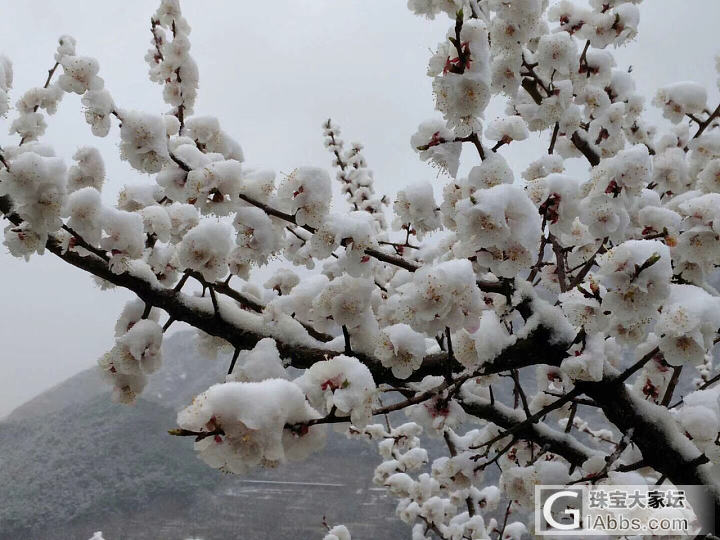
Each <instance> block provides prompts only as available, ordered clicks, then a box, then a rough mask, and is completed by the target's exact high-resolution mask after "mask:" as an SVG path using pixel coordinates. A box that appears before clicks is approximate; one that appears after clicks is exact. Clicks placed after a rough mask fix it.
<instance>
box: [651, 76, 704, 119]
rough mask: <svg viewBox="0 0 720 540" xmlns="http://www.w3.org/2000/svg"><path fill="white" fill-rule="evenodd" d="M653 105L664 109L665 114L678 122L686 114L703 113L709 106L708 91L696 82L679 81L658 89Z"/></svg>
mask: <svg viewBox="0 0 720 540" xmlns="http://www.w3.org/2000/svg"><path fill="white" fill-rule="evenodd" d="M653 105H655V106H656V107H659V108H661V109H662V110H663V116H664V117H665V118H667V119H668V120H670V121H671V122H673V123H675V124H677V123H678V122H680V121H681V120H683V119H684V118H685V115H686V114H699V113H702V112H703V110H704V109H705V107H706V106H707V91H706V90H705V88H703V87H702V86H700V85H699V84H698V83H695V82H677V83H673V84H670V85H668V86H664V87H662V88H660V89H659V90H658V91H657V94H656V95H655V98H654V99H653Z"/></svg>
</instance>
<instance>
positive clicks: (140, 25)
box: [0, 0, 720, 418]
mask: <svg viewBox="0 0 720 540" xmlns="http://www.w3.org/2000/svg"><path fill="white" fill-rule="evenodd" d="M158 3H159V2H157V1H155V0H123V2H99V1H97V0H63V1H62V2H53V1H50V0H23V1H11V0H0V14H1V15H2V16H0V53H4V54H6V55H7V56H9V57H10V59H11V60H12V61H13V66H14V71H15V81H14V85H13V91H12V92H11V102H12V103H14V102H15V101H16V100H17V99H18V98H19V97H20V96H21V95H22V93H23V92H24V91H25V90H27V89H28V88H30V87H32V86H40V85H42V83H43V82H44V80H45V77H46V76H47V70H48V69H49V68H50V67H52V65H53V63H54V59H53V55H54V53H55V48H56V44H57V38H58V37H59V36H60V35H62V34H70V35H72V36H74V37H75V38H76V39H77V53H78V54H79V55H84V56H93V57H95V58H97V59H98V60H99V62H100V65H101V69H100V76H101V77H103V78H104V79H105V86H106V88H107V89H108V90H109V91H110V92H111V94H112V96H113V98H114V100H115V103H116V104H117V106H118V107H120V108H125V109H141V110H145V111H147V112H153V113H160V112H164V111H165V110H167V108H168V107H167V106H166V105H165V104H164V103H163V102H162V99H161V92H162V87H161V86H159V85H155V84H153V83H151V82H150V81H149V80H148V78H147V65H146V64H145V62H144V60H143V57H144V55H145V52H146V50H147V49H148V47H149V40H150V32H149V26H150V22H149V21H150V15H151V14H152V13H153V12H154V11H155V9H156V8H157V5H158ZM268 4H270V3H269V2H262V1H254V2H250V1H248V0H234V1H231V0H207V1H202V2H200V1H197V0H196V1H191V0H185V1H184V2H183V3H182V7H183V12H184V15H185V17H186V18H187V19H188V21H189V22H190V25H191V26H192V34H191V42H192V51H191V53H192V55H193V56H194V58H195V60H196V61H197V63H198V65H199V69H200V89H199V96H198V100H197V104H196V107H195V112H196V114H201V115H213V116H218V117H219V118H220V121H221V125H222V127H223V129H224V130H226V131H227V132H229V133H230V134H231V135H232V136H233V137H234V138H235V139H236V140H237V141H238V142H239V143H240V144H241V145H242V147H243V150H244V152H245V157H246V163H245V165H246V166H248V167H257V168H272V169H274V170H275V171H276V172H277V173H281V172H289V171H291V170H292V169H294V168H295V167H297V166H301V165H316V166H322V167H327V168H328V169H330V154H329V153H328V152H327V151H326V150H325V149H324V148H323V145H322V130H321V127H320V126H321V123H322V122H323V121H324V120H325V119H327V118H328V117H332V118H333V120H334V121H335V122H337V123H339V124H340V126H341V127H342V129H343V138H344V139H345V141H346V143H349V142H350V141H356V140H357V141H360V142H362V143H363V144H365V150H364V154H365V157H366V159H367V161H368V166H369V168H371V169H372V170H373V171H374V173H375V179H376V184H375V187H376V190H377V191H378V192H383V193H387V194H388V195H389V196H390V197H391V198H392V197H394V195H395V193H396V192H397V190H399V189H402V187H404V186H405V185H407V184H408V183H410V182H414V181H417V180H430V181H433V184H434V185H435V187H436V193H439V190H440V189H441V188H442V185H444V184H445V183H446V182H447V178H437V173H436V171H435V170H434V169H432V168H430V167H428V166H427V165H425V164H423V163H422V162H420V161H419V160H418V159H417V157H416V154H415V153H414V152H413V151H412V149H411V148H410V144H409V138H410V135H411V134H412V133H413V132H414V131H415V128H416V127H417V125H418V124H419V123H420V122H421V121H423V120H425V119H427V118H431V117H433V116H435V115H436V113H434V111H433V99H432V95H431V85H430V79H429V78H428V77H426V76H425V69H426V63H427V60H428V58H429V55H430V49H432V48H435V46H436V45H437V43H438V42H439V41H441V39H442V37H443V36H444V34H445V32H446V30H447V28H448V27H449V26H450V24H451V23H450V21H449V20H448V19H447V18H445V17H438V18H437V19H436V20H435V21H428V20H425V19H422V18H418V17H416V16H414V15H412V14H411V13H410V12H409V11H408V10H407V8H406V6H405V1H404V0H275V1H274V2H272V3H271V4H272V5H271V6H270V5H268ZM640 10H641V23H640V34H639V36H638V38H637V39H636V41H635V42H634V43H632V44H630V45H629V46H626V47H624V48H622V49H620V50H617V51H616V59H617V62H618V67H619V68H621V69H627V67H628V66H629V65H631V64H632V66H633V74H634V76H635V80H636V83H637V85H638V90H639V92H640V93H641V94H643V95H645V96H646V97H647V102H646V103H647V104H648V105H649V102H650V100H651V99H652V96H653V95H654V89H655V88H657V87H658V86H662V85H664V84H668V83H670V82H675V81H680V80H688V79H691V80H695V81H698V82H700V83H702V84H703V85H704V86H706V87H707V88H708V90H709V96H710V99H709V105H710V106H711V107H712V108H714V106H715V104H716V103H717V100H718V89H717V86H716V80H717V75H716V72H715V69H714V56H715V54H717V53H718V52H720V40H718V38H717V33H716V32H717V31H716V28H715V24H714V23H716V22H717V21H718V20H720V2H718V1H717V0H648V1H646V2H645V3H643V4H641V6H640ZM56 76H57V74H56ZM503 101H504V100H500V101H496V102H494V103H493V104H492V105H491V107H490V108H489V110H488V114H487V116H486V118H487V119H488V120H491V119H493V118H494V117H496V116H498V115H500V114H502V111H503V108H504V105H503ZM14 117H15V115H14V114H13V113H12V112H11V113H10V115H9V117H8V118H7V119H0V145H7V144H17V138H16V137H14V138H10V137H8V135H7V130H8V128H9V125H10V123H11V121H12V119H13V118H14ZM647 118H648V119H651V120H657V119H658V118H659V114H658V113H657V111H656V110H655V109H652V108H650V109H649V114H648V115H647ZM46 120H47V123H48V129H47V132H46V134H45V135H44V137H43V138H42V139H41V140H42V142H46V143H49V144H51V145H53V146H54V148H55V151H56V154H57V155H58V156H61V157H63V158H64V159H65V161H66V164H67V165H68V166H69V165H71V164H72V161H71V157H72V155H73V153H74V152H75V151H76V149H77V148H78V147H79V146H85V145H92V146H96V147H98V148H99V149H100V150H101V153H102V154H103V158H104V160H105V165H106V168H107V180H106V184H105V186H104V190H103V197H104V199H105V202H106V203H108V204H111V203H114V202H115V200H116V198H117V193H118V192H119V191H120V189H121V188H122V186H123V185H124V184H125V183H129V182H130V183H131V182H137V181H150V177H148V176H142V175H139V174H138V173H136V172H135V171H133V170H132V169H131V168H130V166H129V165H128V164H127V163H123V162H121V161H120V158H119V155H118V140H119V139H118V128H117V123H116V122H115V121H114V120H113V128H112V130H111V132H110V134H109V135H108V137H106V138H104V139H100V138H97V137H94V136H92V134H91V133H90V128H89V126H87V125H86V123H85V121H84V117H83V114H82V108H81V105H80V97H79V96H77V95H68V94H66V95H65V96H64V98H63V101H62V103H61V104H60V107H59V110H58V112H57V114H56V115H54V116H52V117H49V118H47V119H46ZM547 139H549V133H547V134H544V135H542V136H539V135H537V134H531V136H530V139H529V140H528V141H526V142H525V143H521V144H518V143H513V145H512V147H511V148H507V147H505V148H503V150H502V152H503V155H504V156H505V157H507V158H508V160H509V161H510V164H511V165H512V166H513V169H514V172H515V174H516V176H519V174H520V173H521V172H522V171H523V169H524V168H525V166H526V164H527V163H529V162H530V161H532V160H533V159H536V158H537V157H538V156H539V155H540V154H542V153H544V152H545V151H546V148H547V142H548V141H547ZM469 150H470V149H469V148H468V149H466V150H465V152H466V153H464V155H463V164H464V165H463V167H462V169H461V174H462V171H467V169H468V168H469V167H471V166H473V165H475V164H477V163H476V161H475V160H476V159H477V157H476V155H475V154H474V153H471V152H469ZM571 170H573V171H574V172H576V173H577V174H583V171H585V164H584V163H582V162H579V161H578V163H577V164H574V166H573V167H572V169H571ZM332 174H334V173H332ZM343 204H344V203H343V202H342V201H338V202H336V207H338V208H342V207H343V206H341V205H343ZM4 226H5V223H3V227H4ZM0 252H1V253H0V309H2V315H1V316H0V418H1V417H2V416H4V415H5V414H7V413H8V412H10V410H12V409H13V408H14V407H16V406H17V405H19V404H21V403H22V402H24V401H25V400H27V399H28V398H30V397H32V396H34V395H35V394H37V393H39V392H41V391H43V390H44V389H46V388H48V387H50V386H52V385H54V384H56V383H58V382H60V381H62V380H64V379H65V378H67V377H68V376H70V375H72V374H74V373H76V372H77V371H79V370H81V369H84V368H87V367H89V366H91V365H94V363H95V361H96V359H97V358H98V357H99V356H100V355H101V354H102V353H104V352H105V351H106V350H108V349H109V348H110V347H111V346H112V345H113V326H114V323H115V320H116V318H117V315H118V314H119V312H120V310H121V309H122V306H123V304H124V302H125V301H127V300H128V299H130V298H131V295H130V294H129V293H127V292H125V291H119V290H115V291H106V292H102V291H100V290H99V289H98V288H97V287H96V286H95V285H94V284H93V282H92V279H91V277H90V276H89V275H87V274H85V273H83V272H81V271H79V270H77V269H75V268H73V267H70V266H69V265H67V264H65V263H63V262H62V261H60V260H58V259H57V258H56V257H54V256H52V255H50V254H48V255H45V256H43V257H38V256H34V257H33V258H32V259H31V261H30V262H29V263H25V262H24V261H23V260H18V259H15V258H13V257H11V256H10V255H9V254H8V253H7V248H5V246H0ZM263 274H264V271H263V269H262V268H261V269H259V270H257V271H256V272H255V276H258V277H259V278H262V277H263ZM180 327H181V325H177V328H180Z"/></svg>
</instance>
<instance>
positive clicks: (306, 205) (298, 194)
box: [278, 167, 331, 227]
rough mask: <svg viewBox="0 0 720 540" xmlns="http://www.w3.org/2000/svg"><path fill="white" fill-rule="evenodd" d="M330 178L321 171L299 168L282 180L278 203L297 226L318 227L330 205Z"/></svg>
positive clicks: (314, 168) (312, 168)
mask: <svg viewBox="0 0 720 540" xmlns="http://www.w3.org/2000/svg"><path fill="white" fill-rule="evenodd" d="M330 195H331V191H330V177H329V176H328V174H327V172H325V171H324V170H323V169H318V168H316V167H300V168H299V169H295V170H294V171H293V172H292V173H290V174H289V175H288V176H287V177H285V178H284V179H283V181H282V182H281V183H280V186H279V187H278V198H279V201H280V202H281V203H282V204H283V206H284V207H285V208H287V209H288V210H289V211H290V213H291V214H293V215H295V219H296V220H297V223H298V225H309V226H311V227H318V226H320V224H321V223H322V220H323V218H324V217H325V216H326V215H327V213H328V210H329V205H330Z"/></svg>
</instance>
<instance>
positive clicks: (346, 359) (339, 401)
mask: <svg viewBox="0 0 720 540" xmlns="http://www.w3.org/2000/svg"><path fill="white" fill-rule="evenodd" d="M295 383H296V384H297V385H298V386H300V388H302V389H303V391H304V392H305V395H306V396H307V399H308V401H309V402H310V405H312V406H313V407H314V408H315V409H317V410H319V411H321V412H324V413H326V414H327V413H329V412H330V411H331V410H333V408H334V409H335V410H336V413H335V414H336V416H349V419H350V422H352V424H353V425H354V426H357V427H360V428H361V427H364V426H365V425H367V423H368V422H369V421H370V418H371V415H372V407H373V403H374V402H375V392H376V388H375V381H374V380H373V377H372V375H371V374H370V370H368V368H367V367H366V366H365V365H364V364H362V363H360V361H359V360H358V359H357V358H354V357H351V356H345V355H339V356H335V357H333V358H331V359H330V360H322V361H320V362H316V363H315V364H313V365H312V366H311V367H310V368H308V369H307V370H306V371H305V373H304V374H303V375H302V376H300V377H299V378H298V379H295Z"/></svg>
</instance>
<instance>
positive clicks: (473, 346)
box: [454, 310, 515, 370]
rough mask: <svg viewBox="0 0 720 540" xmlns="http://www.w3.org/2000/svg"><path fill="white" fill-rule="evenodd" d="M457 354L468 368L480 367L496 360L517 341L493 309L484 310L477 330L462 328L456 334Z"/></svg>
mask: <svg viewBox="0 0 720 540" xmlns="http://www.w3.org/2000/svg"><path fill="white" fill-rule="evenodd" d="M454 340H455V341H454V349H455V356H456V357H457V360H458V362H460V363H461V364H462V365H463V366H465V367H466V368H468V369H473V370H475V369H479V368H481V367H482V366H483V364H485V363H486V362H490V361H492V360H494V359H495V358H496V357H497V356H498V355H499V354H500V353H502V351H503V350H504V349H505V348H507V347H509V346H510V345H512V344H513V343H515V336H512V335H510V333H509V332H508V329H507V327H506V326H505V325H504V324H503V323H502V321H500V319H499V318H498V316H497V313H495V311H492V310H487V311H483V312H482V316H481V317H480V324H479V326H478V328H477V330H475V332H472V333H469V332H467V331H465V330H461V331H460V332H459V333H458V334H457V335H456V336H454Z"/></svg>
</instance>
